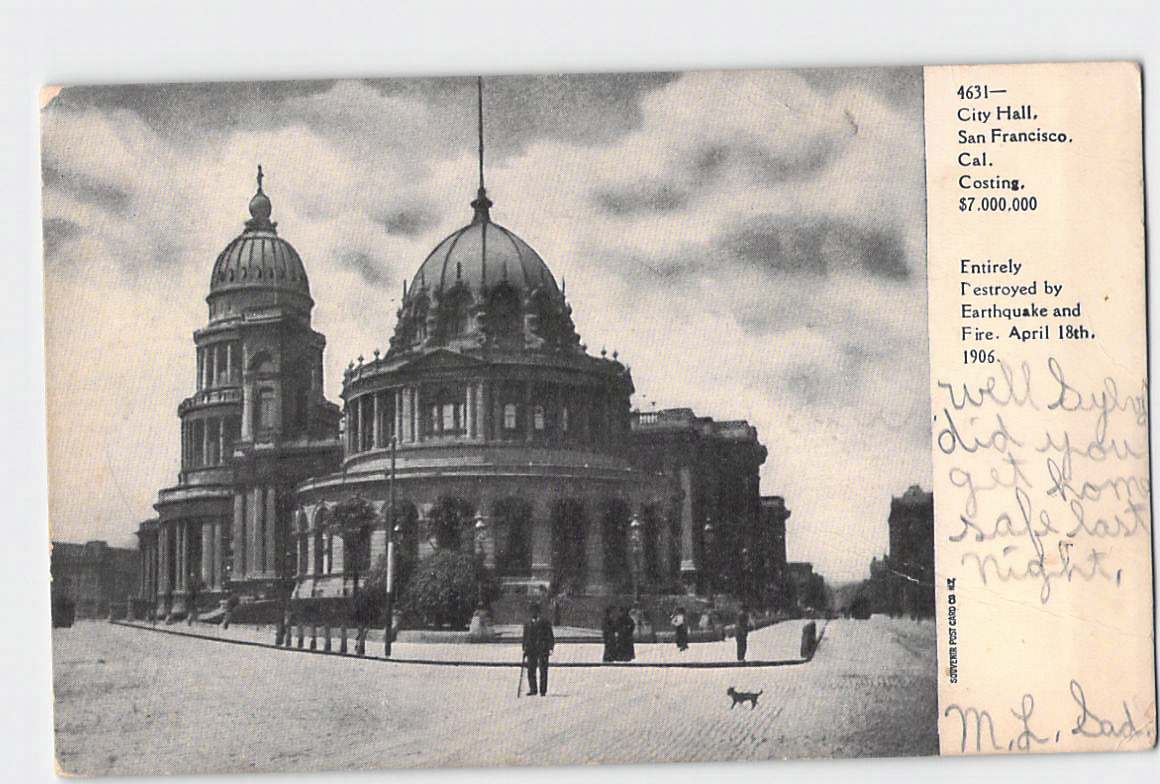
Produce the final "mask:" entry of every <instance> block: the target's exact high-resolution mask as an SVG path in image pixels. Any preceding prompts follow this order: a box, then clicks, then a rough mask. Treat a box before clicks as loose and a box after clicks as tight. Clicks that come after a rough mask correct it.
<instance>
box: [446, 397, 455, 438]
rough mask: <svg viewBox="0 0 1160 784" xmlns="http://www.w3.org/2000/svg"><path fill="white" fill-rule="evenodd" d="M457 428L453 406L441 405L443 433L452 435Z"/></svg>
mask: <svg viewBox="0 0 1160 784" xmlns="http://www.w3.org/2000/svg"><path fill="white" fill-rule="evenodd" d="M456 429H457V428H456V427H455V404H454V403H444V404H443V432H444V433H453V432H455V430H456Z"/></svg>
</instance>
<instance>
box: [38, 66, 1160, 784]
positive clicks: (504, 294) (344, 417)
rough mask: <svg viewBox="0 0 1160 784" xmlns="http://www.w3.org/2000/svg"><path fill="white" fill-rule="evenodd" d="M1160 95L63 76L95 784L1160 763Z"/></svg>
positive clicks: (69, 572)
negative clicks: (1148, 297)
mask: <svg viewBox="0 0 1160 784" xmlns="http://www.w3.org/2000/svg"><path fill="white" fill-rule="evenodd" d="M1139 90H1140V84H1139V72H1138V70H1137V69H1136V68H1134V67H1131V66H1127V65H1122V64H1100V65H1087V64H1076V65H1067V66H1004V67H999V66H987V67H960V68H930V69H920V68H895V69H842V70H826V69H814V70H801V71H752V72H707V73H656V74H628V75H625V74H621V75H616V74H612V75H567V76H535V77H503V76H497V77H489V78H486V79H478V78H465V79H454V78H440V79H380V80H359V81H311V82H282V83H230V84H225V83H223V84H192V85H138V86H119V87H86V86H70V87H64V88H55V87H54V88H46V90H45V92H44V95H43V104H44V109H43V112H42V121H43V145H42V148H43V174H44V213H45V214H44V239H45V280H46V336H47V352H48V379H47V404H48V417H49V421H48V433H49V460H50V466H49V474H50V488H49V491H50V516H51V520H50V522H51V531H52V541H53V556H52V583H51V585H52V596H53V627H54V631H53V652H54V679H55V701H56V747H57V764H58V767H59V769H60V770H61V771H62V772H67V773H78V774H127V773H144V774H148V773H211V772H223V771H240V770H247V771H249V770H255V771H269V770H318V769H336V768H347V769H350V768H382V767H404V766H406V767H417V766H422V767H434V766H448V765H454V766H464V765H467V766H472V765H510V764H574V763H580V762H608V763H616V762H619V763H623V762H679V761H696V760H768V759H780V758H789V757H812V756H835V757H838V756H883V755H920V754H935V753H939V752H940V751H941V752H942V753H947V754H960V753H993V752H1008V751H1010V752H1026V751H1054V750H1060V751H1063V750H1080V749H1084V750H1088V749H1090V750H1111V749H1128V748H1144V747H1148V746H1151V745H1152V744H1154V743H1155V684H1154V675H1153V673H1154V662H1153V658H1152V646H1153V629H1152V625H1151V613H1152V604H1151V558H1150V543H1151V516H1150V497H1149V491H1150V484H1149V480H1148V451H1147V378H1146V363H1145V338H1144V334H1145V332H1144V315H1145V311H1144V293H1143V287H1142V283H1143V231H1142V186H1141V173H1142V162H1141V138H1140V130H1141V127H1140V124H1141V120H1140V92H1139ZM928 416H929V418H928ZM275 649H280V650H275ZM1109 662H1114V663H1115V665H1114V666H1109ZM448 705H454V706H456V709H455V710H454V711H448V710H447V709H446V706H448ZM227 728H228V729H227Z"/></svg>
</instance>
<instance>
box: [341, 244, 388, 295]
mask: <svg viewBox="0 0 1160 784" xmlns="http://www.w3.org/2000/svg"><path fill="white" fill-rule="evenodd" d="M338 260H339V261H340V262H341V263H342V264H343V265H345V266H347V267H349V268H350V269H352V270H354V271H355V272H357V273H358V274H359V275H360V276H361V277H362V279H363V281H365V282H366V283H368V284H370V285H372V286H377V287H383V286H386V285H388V284H393V283H394V278H393V277H392V276H391V275H390V273H389V272H388V271H387V268H386V266H385V265H384V264H382V263H381V262H380V261H378V260H377V259H374V258H372V257H371V256H370V254H367V253H363V252H362V251H357V250H347V251H342V252H340V253H339V254H338Z"/></svg>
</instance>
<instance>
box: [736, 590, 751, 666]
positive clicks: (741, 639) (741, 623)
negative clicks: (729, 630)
mask: <svg viewBox="0 0 1160 784" xmlns="http://www.w3.org/2000/svg"><path fill="white" fill-rule="evenodd" d="M751 623H752V621H751V620H750V618H749V605H747V604H744V603H743V604H742V605H741V609H739V610H738V611H737V631H736V634H737V661H739V662H744V661H745V653H746V651H747V650H748V648H749V627H750V625H751Z"/></svg>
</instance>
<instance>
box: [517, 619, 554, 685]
mask: <svg viewBox="0 0 1160 784" xmlns="http://www.w3.org/2000/svg"><path fill="white" fill-rule="evenodd" d="M529 614H530V616H531V617H530V618H529V619H528V622H527V623H525V624H524V644H523V648H524V661H525V662H526V663H527V667H528V696H529V697H534V696H535V695H536V693H537V681H538V683H539V689H538V692H539V695H540V696H541V697H543V696H545V695H547V693H548V657H549V656H551V655H552V649H553V648H555V647H556V637H555V635H554V634H553V633H552V624H551V623H549V622H548V619H547V618H542V617H541V616H540V605H539V604H535V603H533V604H532V606H531V607H530V608H529ZM537 675H539V678H537V677H536V676H537Z"/></svg>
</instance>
